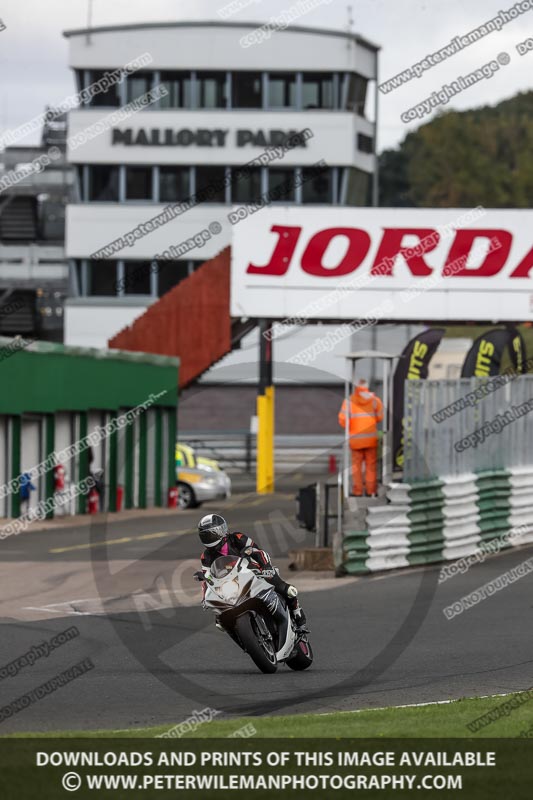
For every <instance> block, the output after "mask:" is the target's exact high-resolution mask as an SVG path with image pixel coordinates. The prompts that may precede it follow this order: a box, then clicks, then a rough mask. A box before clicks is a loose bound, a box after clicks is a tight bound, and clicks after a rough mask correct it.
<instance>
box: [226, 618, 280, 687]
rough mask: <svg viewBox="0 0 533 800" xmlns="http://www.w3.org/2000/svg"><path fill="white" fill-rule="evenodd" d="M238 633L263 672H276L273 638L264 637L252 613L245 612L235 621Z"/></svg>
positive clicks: (276, 664) (245, 648)
mask: <svg viewBox="0 0 533 800" xmlns="http://www.w3.org/2000/svg"><path fill="white" fill-rule="evenodd" d="M235 629H236V632H237V635H238V637H239V639H240V641H241V643H242V646H243V647H244V650H245V652H246V653H248V655H249V656H250V658H251V659H252V661H253V662H254V664H255V665H256V666H257V667H259V669H260V670H261V672H267V673H268V672H275V671H276V670H277V668H278V663H277V660H276V653H275V650H274V645H273V644H272V640H271V639H270V640H267V639H265V638H264V637H263V635H262V634H261V632H260V631H259V629H258V627H257V625H256V624H255V620H254V618H253V617H252V616H251V615H250V614H243V615H242V617H238V618H237V620H236V622H235Z"/></svg>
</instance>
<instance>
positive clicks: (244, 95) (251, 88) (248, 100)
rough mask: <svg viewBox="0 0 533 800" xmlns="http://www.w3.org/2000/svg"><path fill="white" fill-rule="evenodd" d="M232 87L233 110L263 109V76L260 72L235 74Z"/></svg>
mask: <svg viewBox="0 0 533 800" xmlns="http://www.w3.org/2000/svg"><path fill="white" fill-rule="evenodd" d="M232 78H233V86H232V93H231V98H232V105H233V108H262V106H263V96H262V95H263V93H262V90H261V89H262V76H261V73H260V72H234V73H233V76H232Z"/></svg>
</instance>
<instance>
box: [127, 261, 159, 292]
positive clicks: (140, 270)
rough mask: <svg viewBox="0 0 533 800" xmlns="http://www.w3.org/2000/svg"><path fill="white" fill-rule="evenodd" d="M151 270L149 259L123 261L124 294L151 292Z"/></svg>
mask: <svg viewBox="0 0 533 800" xmlns="http://www.w3.org/2000/svg"><path fill="white" fill-rule="evenodd" d="M152 271H153V270H152V262H151V261H125V262H124V281H123V291H124V294H151V293H152V292H151V288H150V285H151V280H150V276H151V274H152ZM121 283H122V282H121Z"/></svg>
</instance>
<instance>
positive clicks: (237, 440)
mask: <svg viewBox="0 0 533 800" xmlns="http://www.w3.org/2000/svg"><path fill="white" fill-rule="evenodd" d="M178 440H179V441H180V442H183V443H184V444H188V445H190V446H191V447H193V448H194V449H195V451H196V454H197V455H200V456H204V457H206V458H213V459H215V460H216V461H219V462H220V465H221V467H222V468H223V469H226V470H229V471H231V472H244V473H248V474H252V473H255V458H256V453H257V442H256V436H255V434H252V433H249V432H248V431H186V430H180V431H179V433H178ZM274 446H275V467H276V472H277V473H285V474H286V473H290V472H297V471H302V472H308V473H321V472H322V473H324V472H327V470H328V466H329V457H330V455H335V456H336V458H337V462H338V463H339V464H340V463H341V459H342V434H340V435H339V434H334V435H329V434H322V435H316V436H310V435H303V436H298V435H295V436H289V435H278V436H275V441H274Z"/></svg>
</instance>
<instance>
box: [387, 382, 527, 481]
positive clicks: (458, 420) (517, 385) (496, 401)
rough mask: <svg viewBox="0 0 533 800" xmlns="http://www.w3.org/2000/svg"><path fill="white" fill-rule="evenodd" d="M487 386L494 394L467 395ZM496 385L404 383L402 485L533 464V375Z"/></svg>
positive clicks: (480, 383)
mask: <svg viewBox="0 0 533 800" xmlns="http://www.w3.org/2000/svg"><path fill="white" fill-rule="evenodd" d="M489 381H491V382H493V383H491V388H492V389H493V391H490V392H489V393H486V394H485V396H482V397H478V398H477V399H475V398H474V397H473V395H471V394H470V395H469V393H471V392H475V391H476V389H478V390H479V392H478V394H479V395H481V394H482V390H481V387H482V386H483V384H487V383H488V382H489ZM497 383H498V376H496V377H495V378H461V379H459V380H440V381H430V380H424V381H416V380H406V381H405V406H404V423H403V436H404V474H403V477H404V481H406V482H412V481H419V480H428V479H431V478H436V477H439V476H443V475H459V474H461V473H465V472H480V471H482V470H490V469H505V468H506V467H517V466H525V465H529V464H531V463H533V375H522V376H520V377H515V378H513V379H512V380H510V381H508V382H507V383H505V385H501V386H499V387H498V386H497ZM494 387H496V388H494ZM467 397H469V400H468V401H465V398H467ZM528 401H531V411H529V410H528V406H527V405H525V406H524V404H527V403H528ZM454 403H458V404H460V405H461V406H462V405H464V406H465V407H463V408H459V407H458V406H456V407H455V408H453V407H451V406H452V404H454ZM520 407H522V408H521V409H520ZM443 409H448V412H447V414H446V413H444V414H443V413H442V412H443Z"/></svg>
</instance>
